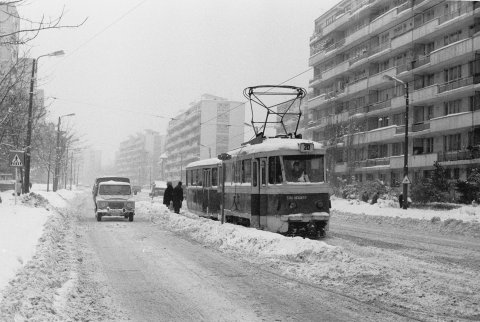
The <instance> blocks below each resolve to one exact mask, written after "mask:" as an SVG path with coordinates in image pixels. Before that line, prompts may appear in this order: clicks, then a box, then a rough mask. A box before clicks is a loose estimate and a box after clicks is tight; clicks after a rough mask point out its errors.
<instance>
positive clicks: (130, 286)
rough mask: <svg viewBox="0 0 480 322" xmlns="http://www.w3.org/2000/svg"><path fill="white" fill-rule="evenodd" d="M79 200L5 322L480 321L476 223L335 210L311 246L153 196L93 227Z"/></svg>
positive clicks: (49, 231) (59, 223)
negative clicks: (128, 216) (129, 213)
mask: <svg viewBox="0 0 480 322" xmlns="http://www.w3.org/2000/svg"><path fill="white" fill-rule="evenodd" d="M71 204H72V206H71V207H70V208H68V209H63V210H61V213H62V215H52V216H51V217H50V218H49V220H48V222H47V225H46V227H45V229H44V234H43V236H42V237H41V239H40V243H39V245H38V248H37V252H36V255H35V256H34V258H33V259H32V260H30V261H28V263H26V264H25V265H24V266H23V268H22V269H21V270H20V271H19V273H18V274H17V276H16V277H15V278H14V279H13V280H12V281H10V284H9V286H8V287H6V288H5V289H4V290H0V291H2V298H1V302H0V320H2V321H3V320H7V321H8V320H13V319H15V320H18V321H22V320H39V321H45V320H47V321H52V320H53V321H54V320H58V321H73V320H93V321H107V320H110V321H121V320H128V319H131V320H151V319H152V317H158V316H159V315H162V316H164V317H165V318H166V320H204V321H207V320H208V321H210V320H237V321H238V320H242V321H246V320H248V321H250V320H252V321H255V320H261V319H263V320H267V321H269V320H275V319H277V320H283V321H288V320H304V321H312V320H319V319H321V317H322V316H323V318H324V319H326V320H379V321H380V320H399V319H408V320H426V321H438V320H479V319H480V310H479V303H480V277H479V274H478V271H479V269H478V267H479V263H480V254H479V248H478V246H477V245H478V241H479V238H478V235H477V232H478V224H477V223H475V221H473V222H471V223H469V225H466V226H464V227H463V228H462V229H460V228H459V227H450V226H449V225H450V223H447V220H445V221H437V220H433V221H432V220H419V219H409V218H399V217H398V216H396V217H389V216H388V215H386V216H376V217H374V216H368V215H365V214H361V213H360V214H358V213H357V214H347V213H344V212H335V214H334V215H333V216H334V217H333V219H332V225H331V232H330V236H329V237H328V238H327V239H326V240H323V241H312V240H308V239H302V238H299V237H296V238H287V237H283V236H280V235H278V234H272V233H269V232H264V231H258V230H255V229H249V228H245V227H241V226H233V225H230V224H225V225H220V223H218V222H215V221H211V220H206V219H203V218H198V217H197V216H195V215H192V214H190V213H189V212H188V211H186V210H185V209H182V213H181V215H176V214H173V213H171V212H169V211H168V210H166V209H165V207H164V206H163V205H162V204H161V199H160V198H158V199H155V200H154V201H153V202H152V201H151V200H150V199H148V198H146V195H143V194H139V195H138V196H137V213H138V217H136V219H135V221H134V222H133V223H129V222H125V221H123V220H115V219H111V220H109V219H106V220H105V222H103V221H102V222H101V223H98V222H96V221H94V217H93V211H91V200H90V196H89V194H88V192H86V193H83V194H80V195H79V197H78V198H77V199H75V200H74V201H73V202H72V203H71ZM334 207H335V202H334ZM362 207H365V208H362V209H367V208H366V206H365V205H362ZM372 207H373V206H372ZM339 208H340V207H339ZM386 211H389V212H393V211H395V210H394V209H393V210H390V209H387V210H386ZM364 212H366V211H364ZM445 216H447V215H445ZM469 216H470V215H469ZM470 217H471V216H470ZM446 218H448V217H446ZM456 226H459V225H458V223H457V225H456ZM459 232H461V234H460V233H459ZM132 297H134V298H135V300H133V301H130V300H129V299H130V298H132ZM210 301H213V302H212V303H210V304H207V303H209V302H210ZM178 303H182V304H183V306H179V304H178Z"/></svg>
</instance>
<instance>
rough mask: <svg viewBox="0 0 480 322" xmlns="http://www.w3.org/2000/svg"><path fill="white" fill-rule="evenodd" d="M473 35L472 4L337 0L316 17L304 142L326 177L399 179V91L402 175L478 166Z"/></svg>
mask: <svg viewBox="0 0 480 322" xmlns="http://www.w3.org/2000/svg"><path fill="white" fill-rule="evenodd" d="M479 31H480V4H479V3H478V2H472V1H438V0H430V1H427V0H424V1H422V0H414V1H405V0H395V1H386V0H344V1H341V2H340V3H339V4H338V5H336V6H335V7H333V8H332V9H331V10H329V11H328V12H326V13H325V14H323V15H322V16H320V17H319V18H318V19H316V20H315V31H314V34H313V36H312V37H311V39H310V59H309V65H310V66H311V67H312V68H313V70H314V75H313V78H312V79H311V80H310V83H309V86H310V90H311V91H310V95H309V100H308V113H307V115H306V117H307V129H306V136H307V137H309V138H311V139H313V140H316V141H321V142H324V143H325V144H327V146H329V150H328V151H329V153H330V155H331V156H332V158H331V160H332V161H331V164H330V166H329V171H330V177H331V178H332V176H334V177H335V178H338V177H343V178H351V177H352V176H355V177H356V179H357V180H359V181H365V180H373V179H380V180H383V181H384V182H385V183H387V184H390V185H392V186H397V185H398V184H399V183H400V182H401V181H402V179H403V165H404V161H403V154H404V142H405V112H406V96H405V89H406V86H405V85H404V84H408V90H409V91H408V94H409V113H408V114H409V115H408V132H409V135H408V137H409V145H408V151H407V153H408V167H409V178H410V179H411V180H416V179H420V178H422V177H425V176H429V175H430V174H431V170H432V169H433V163H434V162H435V161H438V162H440V164H441V165H442V166H445V167H446V168H448V169H449V170H450V174H451V178H452V179H457V178H461V179H464V178H465V177H466V176H467V175H468V174H469V171H470V170H471V169H472V168H473V167H478V164H479V162H480V150H479V148H480V32H479ZM388 77H394V78H396V79H398V80H400V81H401V82H397V81H394V80H392V79H391V78H390V80H389V79H388ZM402 82H403V84H402Z"/></svg>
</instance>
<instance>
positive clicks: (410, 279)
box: [0, 185, 480, 318]
mask: <svg viewBox="0 0 480 322" xmlns="http://www.w3.org/2000/svg"><path fill="white" fill-rule="evenodd" d="M34 188H36V189H33V192H34V193H35V194H37V195H36V196H35V197H34V198H32V197H29V196H22V197H19V198H17V205H15V204H14V197H13V196H12V192H11V191H10V192H8V191H7V192H2V193H0V196H1V198H2V200H3V202H2V203H1V204H0V262H1V263H2V265H1V266H0V295H2V290H3V289H5V287H6V285H8V284H9V281H10V283H12V280H13V279H14V278H15V275H16V274H18V272H19V271H21V269H22V268H29V266H28V261H29V260H30V259H31V258H32V256H35V251H36V247H37V246H38V245H39V244H40V246H38V247H41V248H40V250H38V249H37V253H38V252H40V255H39V256H40V257H42V256H47V257H48V256H49V254H48V250H47V251H45V245H47V242H49V243H50V244H48V245H50V246H49V247H51V245H52V242H53V243H54V242H55V241H54V240H53V241H48V240H47V241H45V239H48V238H46V237H45V236H43V237H42V233H44V232H45V231H46V230H48V231H49V233H48V234H49V235H48V236H56V235H58V234H59V232H60V231H61V228H58V227H55V225H57V223H59V222H61V220H59V219H58V218H59V216H63V215H62V214H61V213H62V209H63V208H65V207H67V205H68V200H71V199H73V198H75V196H76V195H77V194H89V193H90V192H89V191H85V190H83V191H82V190H79V191H69V190H60V191H58V192H57V193H53V192H46V191H44V190H42V187H41V186H39V185H37V186H36V187H34ZM43 189H44V188H43ZM136 198H137V204H136V208H137V211H136V213H137V217H140V218H144V219H148V220H149V222H150V223H151V225H159V226H161V227H162V228H165V229H168V230H170V231H173V232H176V233H178V234H181V235H184V236H186V238H189V239H193V240H195V241H197V242H199V243H201V244H203V245H205V246H206V247H211V248H215V249H218V250H220V251H222V252H226V253H229V254H237V255H238V256H240V257H242V258H245V259H246V260H251V261H252V263H255V264H259V265H265V266H267V267H269V268H270V269H274V270H276V271H278V272H280V273H281V274H283V275H286V276H291V277H293V278H298V279H301V280H304V281H308V282H311V283H316V284H319V285H322V286H324V287H327V288H331V289H341V288H342V287H343V288H344V290H349V289H351V291H352V294H353V295H354V296H355V297H360V298H363V299H364V300H365V301H367V302H368V301H372V302H374V301H380V302H382V303H383V302H392V301H398V303H396V304H395V305H398V306H399V307H404V308H405V309H407V310H422V309H424V308H429V309H430V310H431V311H435V312H436V311H439V310H443V309H444V310H445V312H449V314H453V313H452V312H454V313H455V310H454V309H453V308H452V307H449V306H448V305H447V304H446V303H448V301H449V300H450V298H451V294H450V292H453V291H452V290H451V285H448V286H447V285H446V282H445V281H446V280H443V278H444V277H445V276H450V277H449V278H448V279H447V280H448V281H450V283H452V284H455V285H458V288H459V289H458V290H455V291H454V292H457V291H458V294H465V298H462V299H458V298H457V299H455V301H457V300H458V302H461V306H460V307H455V309H458V312H459V314H461V315H463V316H477V317H479V318H480V310H479V307H478V305H476V304H475V303H478V301H479V297H480V294H479V292H478V291H479V290H480V279H479V277H478V276H476V274H477V273H475V272H472V271H471V270H470V269H468V270H467V269H465V270H464V271H462V276H461V277H458V278H457V277H454V275H451V274H452V273H453V271H451V270H450V269H449V268H448V269H446V268H445V265H441V263H433V264H432V263H430V262H423V259H422V258H423V255H422V256H419V258H420V259H419V262H418V264H419V265H422V267H414V265H416V264H414V263H412V258H410V257H408V256H406V255H405V254H403V253H400V255H398V253H394V254H393V253H392V254H390V253H388V252H385V250H383V249H376V248H368V247H367V248H365V249H363V248H359V247H356V248H355V247H354V248H352V249H350V248H345V247H342V246H338V245H337V246H333V245H331V244H329V242H328V239H327V240H325V241H315V240H309V239H303V238H300V237H294V238H291V237H284V236H281V235H279V234H274V233H270V232H265V231H260V230H255V229H250V228H245V227H242V226H235V225H231V224H224V225H221V224H220V223H219V222H218V221H212V220H208V219H204V218H199V217H198V216H196V215H194V214H191V213H189V212H188V210H186V208H182V210H181V215H180V216H179V215H177V214H174V213H172V212H170V211H169V210H168V209H166V208H165V206H164V205H163V204H162V203H161V198H155V200H154V201H152V200H151V199H150V198H148V197H147V196H146V193H143V192H142V193H140V194H139V195H137V196H136ZM332 208H333V209H334V213H335V212H346V213H350V214H358V215H361V216H367V217H370V216H371V217H372V218H373V217H375V218H376V221H377V222H378V221H380V222H382V221H384V222H385V223H386V222H388V221H389V220H391V219H392V218H413V219H415V220H426V221H432V222H433V221H435V222H442V223H443V222H445V221H449V220H456V221H462V222H465V223H470V224H473V225H477V224H478V222H479V220H480V207H473V206H463V207H461V208H458V209H454V210H441V211H440V210H425V209H414V208H409V209H408V210H406V211H405V210H403V209H400V208H398V205H396V204H394V203H392V202H386V201H381V200H380V201H379V203H378V204H375V205H370V204H367V203H364V202H360V201H348V200H343V199H333V200H332ZM52 231H53V233H52ZM58 236H60V235H58ZM58 238H60V237H58ZM42 245H43V246H42ZM42 247H43V248H42ZM352 247H353V246H352ZM47 248H48V247H47ZM66 249H68V246H66V247H63V246H62V247H61V249H60V250H59V251H63V252H64V251H65V250H66ZM358 252H360V253H361V256H362V257H360V255H359V253H358ZM45 254H47V255H45ZM45 261H48V260H44V262H45ZM42 265H44V264H43V263H42ZM45 265H46V264H45ZM69 265H70V264H69ZM37 266H38V265H37ZM30 269H35V266H33V267H32V265H31V266H30ZM36 269H39V268H38V267H37V268H36ZM444 269H446V271H443V270H444ZM36 274H40V272H37V273H36ZM40 276H41V275H40ZM439 276H441V278H440V277H439ZM21 279H22V277H21V276H20V277H19V276H17V277H16V280H17V281H16V284H18V283H20V284H21V283H22V282H21ZM19 280H20V281H19ZM466 280H467V281H468V282H466ZM16 284H12V285H16ZM25 287H26V286H25ZM362 292H363V293H362ZM467 293H468V294H470V295H468V294H467ZM61 294H62V293H60V294H57V295H56V296H57V297H62V295H61ZM474 294H476V295H474ZM467 295H468V296H467ZM412 297H418V299H417V300H415V304H412V303H410V302H409V301H410V300H409V299H410V298H412ZM402 301H405V302H402ZM59 302H60V303H61V302H62V300H61V299H60V300H59ZM57 305H59V304H57ZM452 305H456V304H452ZM455 314H456V313H455Z"/></svg>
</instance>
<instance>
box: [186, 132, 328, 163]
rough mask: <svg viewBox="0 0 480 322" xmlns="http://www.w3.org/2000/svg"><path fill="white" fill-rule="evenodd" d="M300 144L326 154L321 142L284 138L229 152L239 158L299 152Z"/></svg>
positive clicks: (211, 160) (209, 160) (268, 140)
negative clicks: (307, 144) (276, 152)
mask: <svg viewBox="0 0 480 322" xmlns="http://www.w3.org/2000/svg"><path fill="white" fill-rule="evenodd" d="M299 143H313V147H314V152H325V147H324V145H323V144H321V143H319V142H314V141H311V140H305V139H284V138H266V139H265V140H264V141H263V142H262V143H259V144H247V145H244V146H242V147H239V148H236V149H234V150H231V151H229V152H228V154H230V155H231V156H238V155H243V154H255V153H263V152H274V151H279V150H283V151H298V145H299ZM221 163H222V161H220V160H219V159H217V158H211V159H204V160H200V161H194V162H192V163H189V164H188V165H187V167H201V166H207V165H215V164H221Z"/></svg>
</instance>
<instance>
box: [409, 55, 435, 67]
mask: <svg viewBox="0 0 480 322" xmlns="http://www.w3.org/2000/svg"><path fill="white" fill-rule="evenodd" d="M430 57H431V56H430V55H420V56H418V57H417V59H415V60H414V61H413V62H412V69H415V68H418V67H420V66H423V65H426V64H428V63H430V61H431V59H430Z"/></svg>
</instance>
